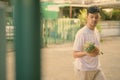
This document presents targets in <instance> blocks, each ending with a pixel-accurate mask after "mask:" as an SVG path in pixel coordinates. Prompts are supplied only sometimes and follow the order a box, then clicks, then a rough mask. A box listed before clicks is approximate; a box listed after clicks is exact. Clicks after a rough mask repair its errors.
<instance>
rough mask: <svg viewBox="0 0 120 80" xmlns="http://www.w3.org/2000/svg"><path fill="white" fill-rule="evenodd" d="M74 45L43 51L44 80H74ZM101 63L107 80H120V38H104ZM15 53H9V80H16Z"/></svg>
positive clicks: (59, 46) (54, 47) (49, 47)
mask: <svg viewBox="0 0 120 80" xmlns="http://www.w3.org/2000/svg"><path fill="white" fill-rule="evenodd" d="M72 45H73V44H72V43H68V44H64V45H50V46H48V48H43V49H42V55H41V56H42V80H74V70H73V61H74V59H73V57H72ZM101 50H102V51H103V52H104V55H100V61H101V65H102V68H103V71H104V73H105V75H106V78H107V80H120V73H119V70H120V64H119V63H120V56H119V54H120V37H108V38H104V39H103V42H102V43H101ZM14 58H15V56H14V52H8V53H7V80H15V74H14V73H15V70H14V68H15V65H14V62H15V59H14Z"/></svg>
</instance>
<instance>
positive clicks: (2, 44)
mask: <svg viewBox="0 0 120 80" xmlns="http://www.w3.org/2000/svg"><path fill="white" fill-rule="evenodd" d="M5 14H6V5H5V3H4V2H1V1H0V80H6V35H5V34H6V31H5V25H6V22H5Z"/></svg>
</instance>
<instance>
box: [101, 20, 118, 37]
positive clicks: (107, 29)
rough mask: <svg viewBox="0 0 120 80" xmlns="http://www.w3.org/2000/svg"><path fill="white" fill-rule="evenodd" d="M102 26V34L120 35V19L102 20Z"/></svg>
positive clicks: (103, 35)
mask: <svg viewBox="0 0 120 80" xmlns="http://www.w3.org/2000/svg"><path fill="white" fill-rule="evenodd" d="M100 25H101V27H102V32H101V36H102V37H109V36H120V21H101V22H100Z"/></svg>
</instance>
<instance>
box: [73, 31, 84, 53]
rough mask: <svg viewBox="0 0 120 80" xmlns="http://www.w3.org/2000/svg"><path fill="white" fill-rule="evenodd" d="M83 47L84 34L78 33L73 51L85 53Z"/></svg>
mask: <svg viewBox="0 0 120 80" xmlns="http://www.w3.org/2000/svg"><path fill="white" fill-rule="evenodd" d="M83 45H84V36H83V34H82V33H77V34H76V36H75V41H74V44H73V50H74V51H83Z"/></svg>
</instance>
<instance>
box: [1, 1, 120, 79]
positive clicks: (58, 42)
mask: <svg viewBox="0 0 120 80" xmlns="http://www.w3.org/2000/svg"><path fill="white" fill-rule="evenodd" d="M27 1H29V0H26V2H27ZM39 3H40V6H39V7H40V13H39V14H40V15H41V17H40V29H41V31H40V34H42V35H41V36H42V37H41V39H42V44H41V46H42V49H40V50H41V51H42V54H41V57H42V59H41V60H42V63H41V64H42V65H41V66H42V67H41V69H42V71H41V72H42V80H74V69H73V60H74V59H73V57H72V45H73V42H74V38H75V34H76V32H77V31H78V29H80V28H82V27H83V25H84V24H85V17H86V8H87V7H89V6H91V5H96V6H98V7H100V9H101V19H100V22H99V23H98V25H97V28H98V30H99V32H100V35H101V49H102V50H103V52H104V53H105V54H104V55H103V56H100V59H101V64H102V67H103V70H104V72H105V75H106V77H107V79H108V80H119V79H120V75H119V72H118V71H119V69H120V65H119V60H120V57H119V56H118V55H119V52H120V51H119V47H120V45H119V44H120V41H119V40H120V14H119V13H120V0H41V1H39ZM14 4H15V3H14V2H13V0H11V1H10V0H0V8H3V7H5V8H3V10H4V9H5V10H6V11H4V13H5V17H4V18H5V38H6V63H7V64H6V65H7V66H6V73H7V80H15V46H14V41H15V38H14V37H15V35H16V34H15V33H14V32H15V30H16V28H15V26H14V12H13V10H14ZM20 7H22V6H20ZM0 10H1V9H0ZM1 11H2V10H1ZM1 11H0V12H1ZM38 18H39V17H38ZM1 19H2V18H1ZM0 24H2V21H1V22H0ZM38 29H39V28H38ZM1 33H4V31H3V30H2V28H1Z"/></svg>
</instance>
